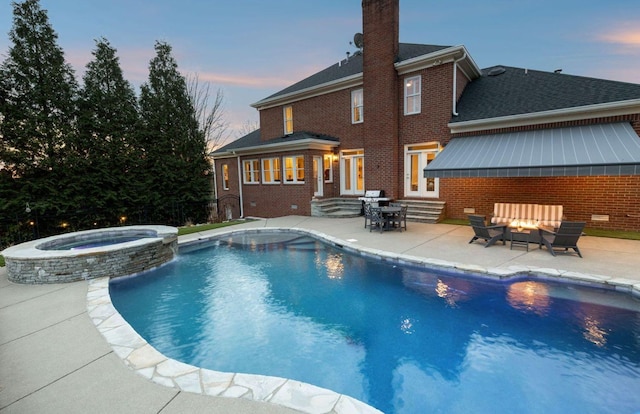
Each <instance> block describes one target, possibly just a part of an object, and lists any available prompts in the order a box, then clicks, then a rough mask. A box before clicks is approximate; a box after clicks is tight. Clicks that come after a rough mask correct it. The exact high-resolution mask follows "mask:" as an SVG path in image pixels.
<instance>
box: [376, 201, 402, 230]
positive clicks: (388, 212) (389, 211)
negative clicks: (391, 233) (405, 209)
mask: <svg viewBox="0 0 640 414" xmlns="http://www.w3.org/2000/svg"><path fill="white" fill-rule="evenodd" d="M380 211H381V212H382V215H383V216H384V217H385V221H384V230H393V227H391V226H390V225H389V223H390V220H389V219H390V218H395V216H396V215H398V214H400V212H401V211H402V208H401V207H399V206H384V207H380Z"/></svg>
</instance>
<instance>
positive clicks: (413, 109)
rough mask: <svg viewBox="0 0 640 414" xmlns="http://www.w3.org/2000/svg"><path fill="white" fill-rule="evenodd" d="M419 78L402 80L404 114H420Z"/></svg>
mask: <svg viewBox="0 0 640 414" xmlns="http://www.w3.org/2000/svg"><path fill="white" fill-rule="evenodd" d="M420 91H421V88H420V76H414V77H411V78H406V79H405V80H404V114H405V115H409V114H419V113H420V96H421V93H420Z"/></svg>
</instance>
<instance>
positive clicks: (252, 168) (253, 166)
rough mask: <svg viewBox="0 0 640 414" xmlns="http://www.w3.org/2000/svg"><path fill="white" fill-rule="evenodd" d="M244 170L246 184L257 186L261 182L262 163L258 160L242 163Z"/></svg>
mask: <svg viewBox="0 0 640 414" xmlns="http://www.w3.org/2000/svg"><path fill="white" fill-rule="evenodd" d="M242 170H243V171H244V174H243V175H244V183H245V184H256V183H259V182H260V179H259V178H258V175H259V174H260V163H259V162H258V160H245V161H242Z"/></svg>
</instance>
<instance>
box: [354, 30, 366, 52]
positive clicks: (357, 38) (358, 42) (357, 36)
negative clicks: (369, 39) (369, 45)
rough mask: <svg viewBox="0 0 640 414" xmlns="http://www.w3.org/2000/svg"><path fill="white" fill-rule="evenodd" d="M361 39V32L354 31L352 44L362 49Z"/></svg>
mask: <svg viewBox="0 0 640 414" xmlns="http://www.w3.org/2000/svg"><path fill="white" fill-rule="evenodd" d="M363 39H364V37H363V36H362V33H356V34H355V35H353V44H354V45H356V47H357V48H358V49H362V45H363Z"/></svg>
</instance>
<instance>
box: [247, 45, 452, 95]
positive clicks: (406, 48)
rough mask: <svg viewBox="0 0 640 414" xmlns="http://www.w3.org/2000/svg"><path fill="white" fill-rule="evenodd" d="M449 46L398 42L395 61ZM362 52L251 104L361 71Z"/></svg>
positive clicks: (412, 57)
mask: <svg viewBox="0 0 640 414" xmlns="http://www.w3.org/2000/svg"><path fill="white" fill-rule="evenodd" d="M447 48H450V46H437V45H422V44H414V43H400V45H399V51H398V60H397V62H402V61H405V60H409V59H414V58H416V57H419V56H423V55H429V54H431V53H433V52H437V51H439V50H443V49H447ZM362 53H365V52H356V53H355V54H353V56H351V57H349V58H348V59H343V60H341V61H340V62H338V63H335V64H333V65H331V66H329V67H328V68H326V69H323V70H321V71H320V72H317V73H314V74H313V75H311V76H309V77H307V78H305V79H303V80H301V81H299V82H297V83H294V84H293V85H291V86H288V87H286V88H284V89H282V90H281V91H279V92H276V93H274V94H273V95H270V96H268V97H266V98H264V99H262V100H261V101H259V102H257V103H255V104H253V105H252V106H254V107H256V106H259V104H260V103H261V102H266V101H270V100H272V99H274V98H278V97H281V96H284V95H288V94H291V93H295V92H298V91H303V90H306V89H309V88H313V87H316V86H319V85H323V84H327V83H330V82H335V81H338V80H340V79H344V78H348V77H350V76H353V75H357V74H361V73H362Z"/></svg>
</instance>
